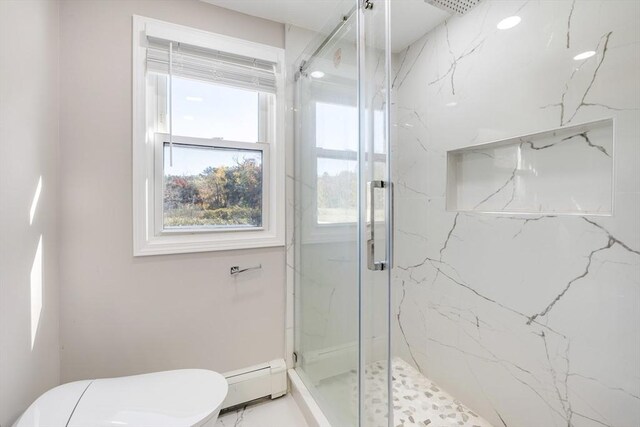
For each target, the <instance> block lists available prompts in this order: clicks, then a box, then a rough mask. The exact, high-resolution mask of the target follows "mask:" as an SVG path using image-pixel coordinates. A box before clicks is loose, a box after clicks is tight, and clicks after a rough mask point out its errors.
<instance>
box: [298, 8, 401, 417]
mask: <svg viewBox="0 0 640 427" xmlns="http://www.w3.org/2000/svg"><path fill="white" fill-rule="evenodd" d="M340 12H341V13H340V14H339V17H338V19H335V20H333V25H331V24H330V28H329V29H328V30H327V31H325V32H322V35H321V36H319V37H318V40H317V42H316V43H312V45H311V46H310V47H309V48H308V52H306V53H305V54H303V59H304V61H303V62H301V69H300V72H299V74H298V77H297V80H296V118H295V121H296V143H295V151H296V154H295V158H296V168H295V174H296V180H295V181H296V184H295V187H296V194H295V198H296V209H295V212H296V223H295V228H296V232H295V237H296V240H295V245H296V251H295V253H296V259H295V267H296V268H295V276H296V277H295V281H296V287H295V292H296V299H295V303H296V319H295V329H296V334H295V341H296V342H295V350H296V354H297V364H296V369H297V372H298V373H299V375H300V377H301V378H302V380H303V381H304V382H305V385H306V386H307V388H309V390H310V392H311V393H312V395H313V396H314V398H315V400H316V401H317V402H318V404H319V405H320V407H321V409H322V410H323V412H324V414H325V415H326V416H327V418H328V419H329V420H330V422H331V423H332V424H333V425H334V426H336V427H349V426H380V427H386V426H388V425H389V423H390V422H391V421H390V419H389V417H388V413H389V410H388V408H389V384H390V381H389V369H388V366H389V352H390V341H389V340H390V333H389V307H390V295H389V292H390V262H389V259H390V254H391V251H390V246H391V239H390V233H391V222H390V221H391V216H390V214H389V212H390V211H391V204H392V186H391V184H390V182H389V175H390V170H389V158H388V155H389V149H388V144H389V138H388V129H389V126H388V117H389V116H388V112H389V102H388V99H387V98H388V93H389V92H388V90H387V80H388V73H387V71H386V70H387V67H388V65H389V63H390V62H389V58H388V55H387V50H386V40H387V39H386V35H387V34H388V33H387V22H386V17H387V16H388V14H387V2H385V1H383V0H378V1H374V2H364V1H357V2H356V1H347V2H345V3H343V8H342V9H341V11H340ZM305 55H306V56H305Z"/></svg>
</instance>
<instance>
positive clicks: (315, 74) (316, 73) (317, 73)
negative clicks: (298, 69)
mask: <svg viewBox="0 0 640 427" xmlns="http://www.w3.org/2000/svg"><path fill="white" fill-rule="evenodd" d="M310 75H311V77H313V78H314V79H321V78H323V77H324V73H323V72H322V71H320V70H316V71H312V72H311V74H310Z"/></svg>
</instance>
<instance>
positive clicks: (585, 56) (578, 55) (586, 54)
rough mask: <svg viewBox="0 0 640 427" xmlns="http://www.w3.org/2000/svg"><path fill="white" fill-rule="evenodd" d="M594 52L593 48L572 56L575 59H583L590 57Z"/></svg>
mask: <svg viewBox="0 0 640 427" xmlns="http://www.w3.org/2000/svg"><path fill="white" fill-rule="evenodd" d="M595 54H596V53H595V52H594V51H593V50H588V51H586V52H582V53H579V54H577V55H576V56H574V57H573V59H575V60H576V61H582V60H583V59H587V58H591V57H592V56H593V55H595Z"/></svg>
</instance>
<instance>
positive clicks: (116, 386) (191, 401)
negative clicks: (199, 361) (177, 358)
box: [68, 369, 228, 427]
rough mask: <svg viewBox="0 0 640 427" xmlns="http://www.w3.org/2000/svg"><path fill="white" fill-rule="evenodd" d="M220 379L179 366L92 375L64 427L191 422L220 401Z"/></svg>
mask: <svg viewBox="0 0 640 427" xmlns="http://www.w3.org/2000/svg"><path fill="white" fill-rule="evenodd" d="M227 391H228V384H227V381H226V379H225V378H224V377H223V376H222V375H220V374H219V373H217V372H213V371H208V370H204V369H181V370H176V371H165V372H156V373H152V374H143V375H133V376H128V377H120V378H107V379H99V380H94V381H93V382H92V383H91V384H90V385H89V387H87V389H86V391H85V392H84V394H83V395H82V398H81V399H80V401H79V402H78V405H77V407H76V408H75V410H74V412H73V416H72V417H71V420H70V421H69V424H68V427H87V426H114V427H115V426H136V427H138V426H154V427H193V426H200V425H201V424H202V423H203V422H206V421H207V420H208V419H209V418H210V417H211V415H213V414H214V413H215V412H216V411H218V410H219V408H220V407H221V406H222V402H223V401H224V399H225V397H226V395H227Z"/></svg>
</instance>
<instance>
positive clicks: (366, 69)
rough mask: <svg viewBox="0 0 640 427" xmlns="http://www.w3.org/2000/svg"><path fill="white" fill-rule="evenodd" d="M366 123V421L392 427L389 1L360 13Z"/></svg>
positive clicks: (368, 3) (367, 1)
mask: <svg viewBox="0 0 640 427" xmlns="http://www.w3.org/2000/svg"><path fill="white" fill-rule="evenodd" d="M358 33H359V35H358V36H359V41H360V43H359V46H358V47H359V60H360V66H359V79H358V82H359V85H358V90H359V98H358V99H359V103H358V104H359V109H358V111H359V118H360V120H359V124H360V135H359V136H360V153H362V155H361V162H360V177H361V180H360V195H361V196H360V202H361V209H360V225H361V227H360V233H361V235H360V236H361V244H360V257H361V260H362V261H361V264H360V271H361V275H360V277H361V280H360V299H359V301H360V373H361V375H360V414H361V416H360V422H361V424H360V425H362V426H372V427H374V426H375V427H385V426H387V425H389V426H392V425H393V420H392V418H391V417H389V413H390V397H391V386H390V384H391V375H390V372H391V369H390V366H391V362H390V358H389V355H390V332H389V321H390V317H389V316H390V310H389V306H390V305H389V303H390V294H389V292H390V281H391V276H390V271H391V265H392V262H391V261H392V235H391V230H392V215H391V213H392V207H393V184H392V182H391V180H390V163H389V161H390V156H389V154H390V149H389V141H390V138H389V125H388V124H389V104H390V102H389V101H390V98H389V90H388V87H389V84H388V77H389V73H388V67H389V60H390V58H389V50H388V44H387V36H388V1H386V0H364V1H362V2H361V3H360V7H359V13H358Z"/></svg>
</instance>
